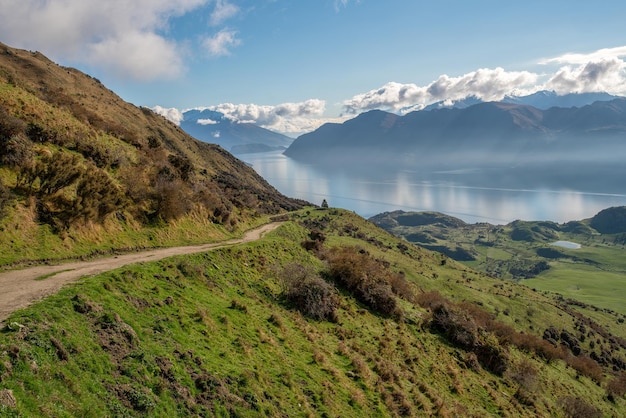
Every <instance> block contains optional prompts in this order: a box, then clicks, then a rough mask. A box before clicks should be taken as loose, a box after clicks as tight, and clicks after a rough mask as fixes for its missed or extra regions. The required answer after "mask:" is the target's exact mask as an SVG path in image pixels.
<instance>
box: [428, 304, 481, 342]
mask: <svg viewBox="0 0 626 418" xmlns="http://www.w3.org/2000/svg"><path fill="white" fill-rule="evenodd" d="M431 327H432V328H433V329H434V330H435V331H438V332H440V333H442V334H443V335H444V336H445V337H446V339H448V340H449V341H450V342H451V343H453V344H454V345H457V346H459V347H461V348H464V349H466V350H472V349H473V348H475V347H476V346H477V345H478V343H479V341H478V327H477V326H476V323H475V322H474V319H473V318H472V317H471V316H469V315H468V314H467V313H466V312H465V311H463V310H461V309H459V308H457V307H454V306H448V305H446V304H441V305H438V306H437V307H435V308H434V309H433V316H432V320H431Z"/></svg>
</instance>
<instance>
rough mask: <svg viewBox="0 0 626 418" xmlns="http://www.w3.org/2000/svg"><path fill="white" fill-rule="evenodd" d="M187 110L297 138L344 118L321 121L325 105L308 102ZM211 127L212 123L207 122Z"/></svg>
mask: <svg viewBox="0 0 626 418" xmlns="http://www.w3.org/2000/svg"><path fill="white" fill-rule="evenodd" d="M188 110H211V111H215V112H220V113H222V114H223V115H224V118H226V119H230V120H232V121H236V122H238V123H254V124H257V125H259V126H261V127H264V128H266V129H270V130H273V131H275V132H281V133H283V134H287V135H297V134H301V133H304V132H310V131H313V130H315V129H317V128H318V127H319V126H320V125H322V124H323V123H326V122H336V121H343V120H345V119H346V118H345V117H344V118H340V119H337V118H333V119H329V118H324V117H323V113H324V111H325V110H326V102H325V101H324V100H319V99H309V100H306V101H303V102H298V103H283V104H279V105H276V106H269V105H258V104H233V103H222V104H219V105H215V106H208V107H199V108H196V109H186V110H184V111H183V113H184V112H186V111H188ZM198 123H200V120H199V121H198ZM209 123H211V122H209Z"/></svg>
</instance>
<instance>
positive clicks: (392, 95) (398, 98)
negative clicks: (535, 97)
mask: <svg viewBox="0 0 626 418" xmlns="http://www.w3.org/2000/svg"><path fill="white" fill-rule="evenodd" d="M538 77H539V76H538V75H537V74H534V73H531V72H528V71H505V70H504V69H502V68H495V69H488V68H484V69H479V70H477V71H473V72H471V73H467V74H464V75H462V76H460V77H450V76H448V75H445V74H444V75H441V76H439V78H437V80H435V81H433V82H432V83H430V84H428V85H426V86H418V85H416V84H401V83H396V82H390V83H387V84H385V85H384V86H382V87H380V88H378V89H375V90H370V91H369V92H367V93H363V94H358V95H356V96H354V97H352V98H351V99H349V100H346V101H345V102H343V106H344V109H345V110H346V112H348V113H358V112H360V111H364V110H371V109H387V110H391V111H398V110H401V109H407V108H408V109H413V110H415V109H417V108H420V107H424V106H425V105H427V104H429V103H433V102H436V101H442V100H459V99H463V98H465V97H468V96H476V97H478V98H480V99H482V100H485V101H490V100H500V99H502V97H504V96H505V95H506V94H510V93H511V92H512V91H518V92H519V91H523V90H532V89H533V86H534V85H535V84H536V82H537V80H538Z"/></svg>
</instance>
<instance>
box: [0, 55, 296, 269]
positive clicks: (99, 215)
mask: <svg viewBox="0 0 626 418" xmlns="http://www.w3.org/2000/svg"><path fill="white" fill-rule="evenodd" d="M303 203H304V202H300V201H295V200H292V199H289V198H287V197H285V196H283V195H281V194H280V193H279V192H278V191H276V190H275V189H274V188H273V187H271V186H270V185H269V184H268V183H267V182H266V181H265V180H264V179H263V178H261V177H260V176H258V175H257V174H256V172H255V171H254V170H253V169H251V168H250V167H248V166H246V165H245V164H244V163H242V162H241V161H239V160H238V159H236V158H234V157H233V156H232V155H230V154H229V153H227V152H226V151H224V150H223V149H222V148H220V147H219V146H216V145H211V144H206V143H203V142H201V141H198V140H195V139H193V138H192V137H190V136H189V135H188V134H186V133H185V132H184V131H183V130H182V129H180V128H179V127H177V126H176V125H174V124H172V123H170V122H169V121H167V120H166V119H165V118H163V117H161V116H158V115H156V114H155V113H153V112H152V111H150V110H149V109H146V108H138V107H135V106H133V105H131V104H129V103H126V102H124V101H123V100H122V99H120V98H119V97H118V96H116V95H115V94H114V93H112V92H111V91H110V90H108V89H107V88H106V87H104V86H103V85H102V84H101V83H100V82H99V81H98V80H95V79H93V78H91V77H89V76H88V75H85V74H83V73H81V72H79V71H77V70H74V69H71V68H64V67H60V66H58V65H56V64H54V63H53V62H51V61H50V60H48V59H47V58H45V57H44V56H43V55H41V54H39V53H36V52H28V51H22V50H17V49H12V48H10V47H8V46H5V45H1V44H0V215H3V217H2V219H1V220H0V223H1V224H2V225H1V227H2V228H3V229H4V230H5V231H11V232H10V233H3V235H2V237H0V247H1V248H3V251H2V252H3V255H2V259H1V260H0V264H1V263H5V262H12V261H17V260H20V259H33V258H50V257H52V258H56V257H63V256H67V255H76V253H77V252H83V253H89V252H92V251H95V250H98V251H101V250H102V249H105V250H107V251H109V250H111V248H113V249H115V248H120V247H133V246H155V245H164V244H167V243H174V242H188V241H189V240H192V241H193V240H199V239H200V235H202V234H204V239H207V238H209V237H211V236H216V235H217V236H222V237H223V236H225V235H226V234H225V233H228V231H234V230H236V229H237V228H238V225H241V226H242V227H244V228H245V227H246V225H248V224H250V223H255V222H258V221H255V219H259V218H260V217H261V216H266V215H268V214H276V213H279V212H281V211H285V210H291V209H295V208H299V207H301V206H302V204H303ZM176 222H178V223H179V225H178V226H179V227H177V228H170V229H169V230H168V228H169V226H171V225H173V224H174V223H176ZM181 222H182V223H184V222H187V224H186V228H187V229H186V231H185V233H181V228H180V226H181V225H180V223H181ZM159 231H161V232H159ZM176 234H178V236H174V235H176ZM120 237H122V238H120Z"/></svg>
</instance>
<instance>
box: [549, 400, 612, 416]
mask: <svg viewBox="0 0 626 418" xmlns="http://www.w3.org/2000/svg"><path fill="white" fill-rule="evenodd" d="M559 403H560V404H561V407H562V408H563V412H564V413H565V416H567V417H571V418H596V417H601V416H602V412H600V410H599V409H598V408H596V407H595V406H593V405H589V404H588V403H587V402H585V401H583V400H582V399H580V398H575V397H573V396H568V397H567V398H563V399H561V400H560V402H559Z"/></svg>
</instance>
